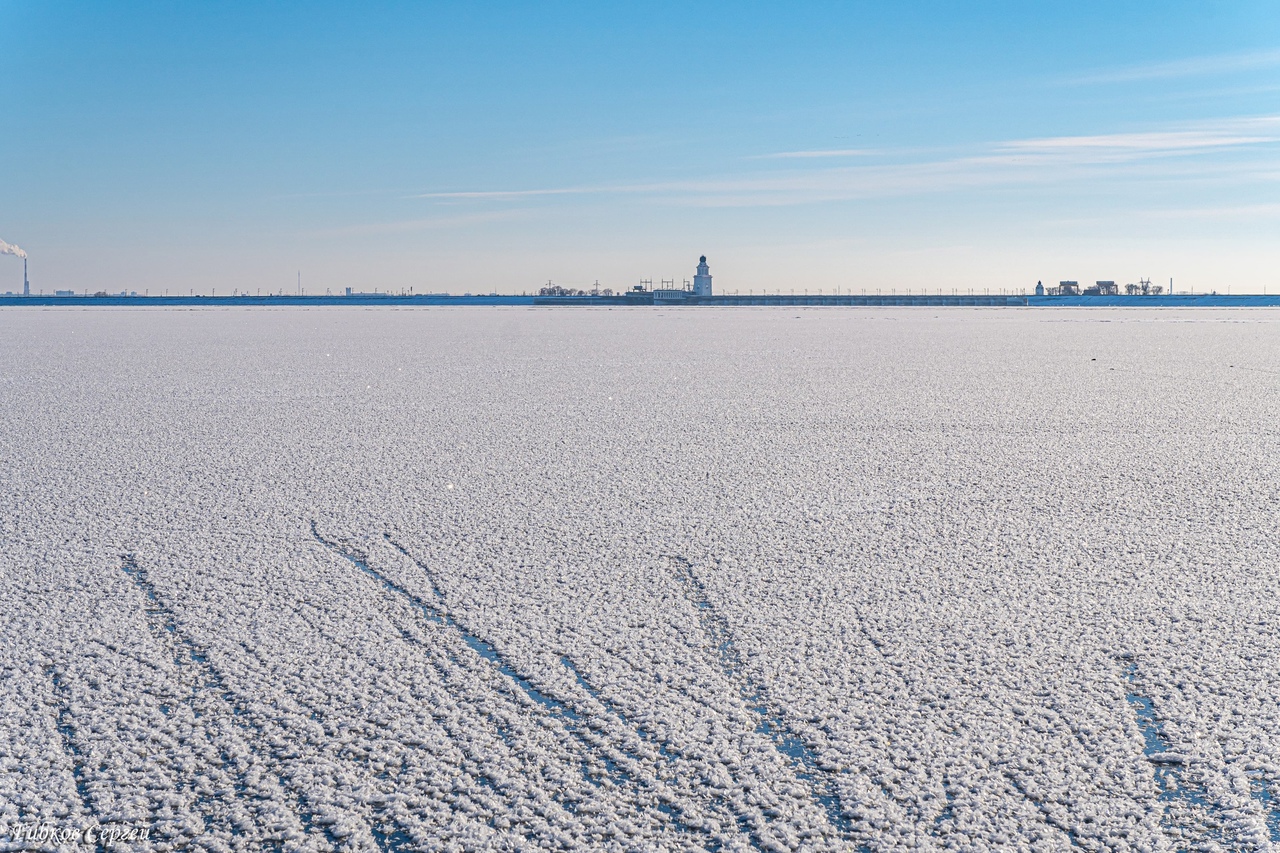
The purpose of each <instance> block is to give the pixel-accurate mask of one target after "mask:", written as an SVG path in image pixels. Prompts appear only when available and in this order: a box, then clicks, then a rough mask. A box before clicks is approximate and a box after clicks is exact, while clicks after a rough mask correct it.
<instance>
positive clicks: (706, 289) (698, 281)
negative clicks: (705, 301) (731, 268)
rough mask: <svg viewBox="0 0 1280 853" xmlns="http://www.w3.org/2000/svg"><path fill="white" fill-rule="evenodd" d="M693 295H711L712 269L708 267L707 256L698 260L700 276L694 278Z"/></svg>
mask: <svg viewBox="0 0 1280 853" xmlns="http://www.w3.org/2000/svg"><path fill="white" fill-rule="evenodd" d="M693 295H694V296H710V295H711V268H710V267H708V266H707V256H706V255H703V256H702V257H700V258H698V274H697V275H695V276H694V277H693Z"/></svg>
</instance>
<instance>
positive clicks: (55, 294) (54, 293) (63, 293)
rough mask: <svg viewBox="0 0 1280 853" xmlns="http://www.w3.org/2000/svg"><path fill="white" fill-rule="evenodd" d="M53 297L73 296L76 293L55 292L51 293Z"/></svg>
mask: <svg viewBox="0 0 1280 853" xmlns="http://www.w3.org/2000/svg"><path fill="white" fill-rule="evenodd" d="M53 295H54V296H75V295H76V292H75V291H74V290H55V291H54V292H53Z"/></svg>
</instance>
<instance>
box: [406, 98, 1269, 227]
mask: <svg viewBox="0 0 1280 853" xmlns="http://www.w3.org/2000/svg"><path fill="white" fill-rule="evenodd" d="M1277 143H1280V117H1275V116H1262V117H1249V118H1235V119H1226V120H1222V121H1218V122H1212V123H1198V124H1195V125H1184V126H1182V127H1178V128H1173V129H1168V130H1158V131H1149V132H1138V133H1115V134H1090V135H1077V136H1056V137H1040V138H1029V139H1014V140H1005V141H1002V142H997V143H993V144H989V145H987V146H984V147H983V148H981V149H979V150H978V151H976V152H974V153H970V154H967V155H963V156H952V157H947V158H937V159H930V160H905V161H900V162H896V163H894V162H882V163H874V164H870V163H869V164H839V165H835V164H832V163H830V162H829V161H828V160H826V159H825V158H822V157H816V156H815V157H790V158H785V159H788V160H789V161H790V162H791V163H792V164H793V167H792V168H789V169H786V170H783V171H769V172H764V173H762V172H754V173H753V172H750V171H746V172H743V173H741V174H736V175H723V176H719V177H707V178H697V179H689V180H684V181H666V182H661V183H657V182H655V183H636V184H627V185H600V186H575V187H553V188H542V189H523V190H479V191H468V192H442V193H422V194H419V195H418V196H416V197H417V198H422V199H435V200H440V201H444V200H460V199H469V200H473V201H477V202H485V201H488V202H501V201H504V200H511V199H530V198H534V197H539V196H542V197H551V196H566V195H575V196H619V197H620V196H633V197H643V198H646V199H647V200H651V201H653V202H655V203H658V202H660V203H667V204H678V205H683V206H690V205H692V206H706V207H765V206H786V205H799V204H810V203H820V202H828V201H844V200H856V199H867V198H887V197H893V196H906V195H921V194H931V193H946V192H952V191H957V190H965V189H981V188H987V187H989V188H997V187H1002V186H1016V185H1035V184H1053V183H1060V182H1062V181H1068V180H1076V179H1079V178H1081V177H1086V176H1088V175H1091V174H1106V175H1107V176H1108V178H1109V179H1110V180H1113V181H1114V180H1120V179H1125V178H1131V179H1135V180H1137V179H1159V178H1161V177H1166V178H1177V179H1178V180H1183V181H1186V180H1194V179H1203V180H1217V181H1240V180H1247V179H1248V178H1249V177H1250V176H1253V177H1255V178H1257V179H1266V177H1265V176H1266V175H1267V174H1271V173H1273V172H1274V171H1275V168H1274V162H1273V161H1272V160H1270V159H1267V160H1265V161H1263V162H1259V161H1258V158H1257V157H1256V156H1255V157H1254V158H1253V159H1249V157H1247V156H1243V155H1241V156H1243V160H1240V162H1236V161H1234V160H1232V159H1231V158H1232V157H1233V156H1235V155H1236V152H1245V153H1246V154H1247V152H1250V151H1261V150H1263V148H1264V146H1273V145H1275V144H1277ZM793 153H801V152H793ZM882 153H886V154H888V153H889V152H882ZM908 153H912V152H904V153H903V156H905V155H906V154H908ZM914 153H918V151H917V152H914ZM771 159H777V158H776V157H774V158H771ZM1237 159H1240V158H1239V157H1237ZM807 164H812V165H811V166H810V167H808V168H805V166H806V165H807ZM1100 170H1106V171H1100Z"/></svg>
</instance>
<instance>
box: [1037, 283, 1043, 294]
mask: <svg viewBox="0 0 1280 853" xmlns="http://www.w3.org/2000/svg"><path fill="white" fill-rule="evenodd" d="M1036 296H1044V282H1043V281H1037V282H1036Z"/></svg>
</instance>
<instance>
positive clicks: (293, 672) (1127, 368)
mask: <svg viewBox="0 0 1280 853" xmlns="http://www.w3.org/2000/svg"><path fill="white" fill-rule="evenodd" d="M0 403H2V404H3V405H2V407H0V419H2V429H0V500H3V506H2V507H0V536H2V538H3V543H4V547H3V549H2V552H0V619H2V622H0V624H3V626H4V627H3V636H4V641H3V643H0V677H2V678H3V683H2V686H0V703H2V704H0V823H4V824H8V825H10V826H12V825H15V824H17V825H32V824H49V825H55V826H83V825H87V824H90V823H92V822H95V821H96V822H98V823H102V824H120V825H141V826H146V827H148V828H149V830H150V832H151V837H150V841H149V842H147V843H140V844H135V845H133V846H132V847H130V845H127V844H126V845H122V846H121V847H120V848H119V849H137V850H152V849H156V850H159V849H187V848H193V849H208V850H245V851H256V850H276V849H279V850H288V851H293V850H308V851H321V850H365V851H398V850H439V849H458V850H462V849H475V850H482V849H483V850H532V849H537V848H550V849H567V850H588V849H592V850H594V849H606V850H704V849H705V850H723V851H752V850H788V849H795V850H858V849H862V850H872V851H880V850H943V849H947V850H988V849H1010V850H1013V849H1021V850H1067V849H1072V848H1079V849H1082V850H1104V849H1107V850H1214V849H1219V850H1269V849H1280V595H1278V594H1277V590H1278V589H1280V533H1278V532H1277V530H1278V522H1280V452H1278V451H1277V439H1278V438H1280V436H1278V435H1277V432H1278V431H1280V427H1278V425H1280V312H1275V311H1269V310H1265V309H1257V310H1239V311H1213V310H1208V309H1205V310H1186V311H1181V310H1175V309H1167V310H1160V311H1142V310H1136V309H1133V310H1062V311H1049V310H1037V311H1035V312H1031V311H1023V310H1009V309H1006V310H981V309H927V308H920V309H830V308H829V309H816V310H797V309H683V310H681V309H672V310H665V311H664V310H660V309H659V310H595V309H584V310H570V309H541V310H539V309H461V308H452V309H410V310H390V309H347V308H331V309H312V310H305V309H281V310H269V309H203V310H192V311H177V310H172V311H170V310H148V309H143V310H131V309H120V310H115V309H97V310H95V309H85V310H79V309H49V310H35V309H8V310H4V311H2V312H0ZM50 849H52V848H50Z"/></svg>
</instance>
